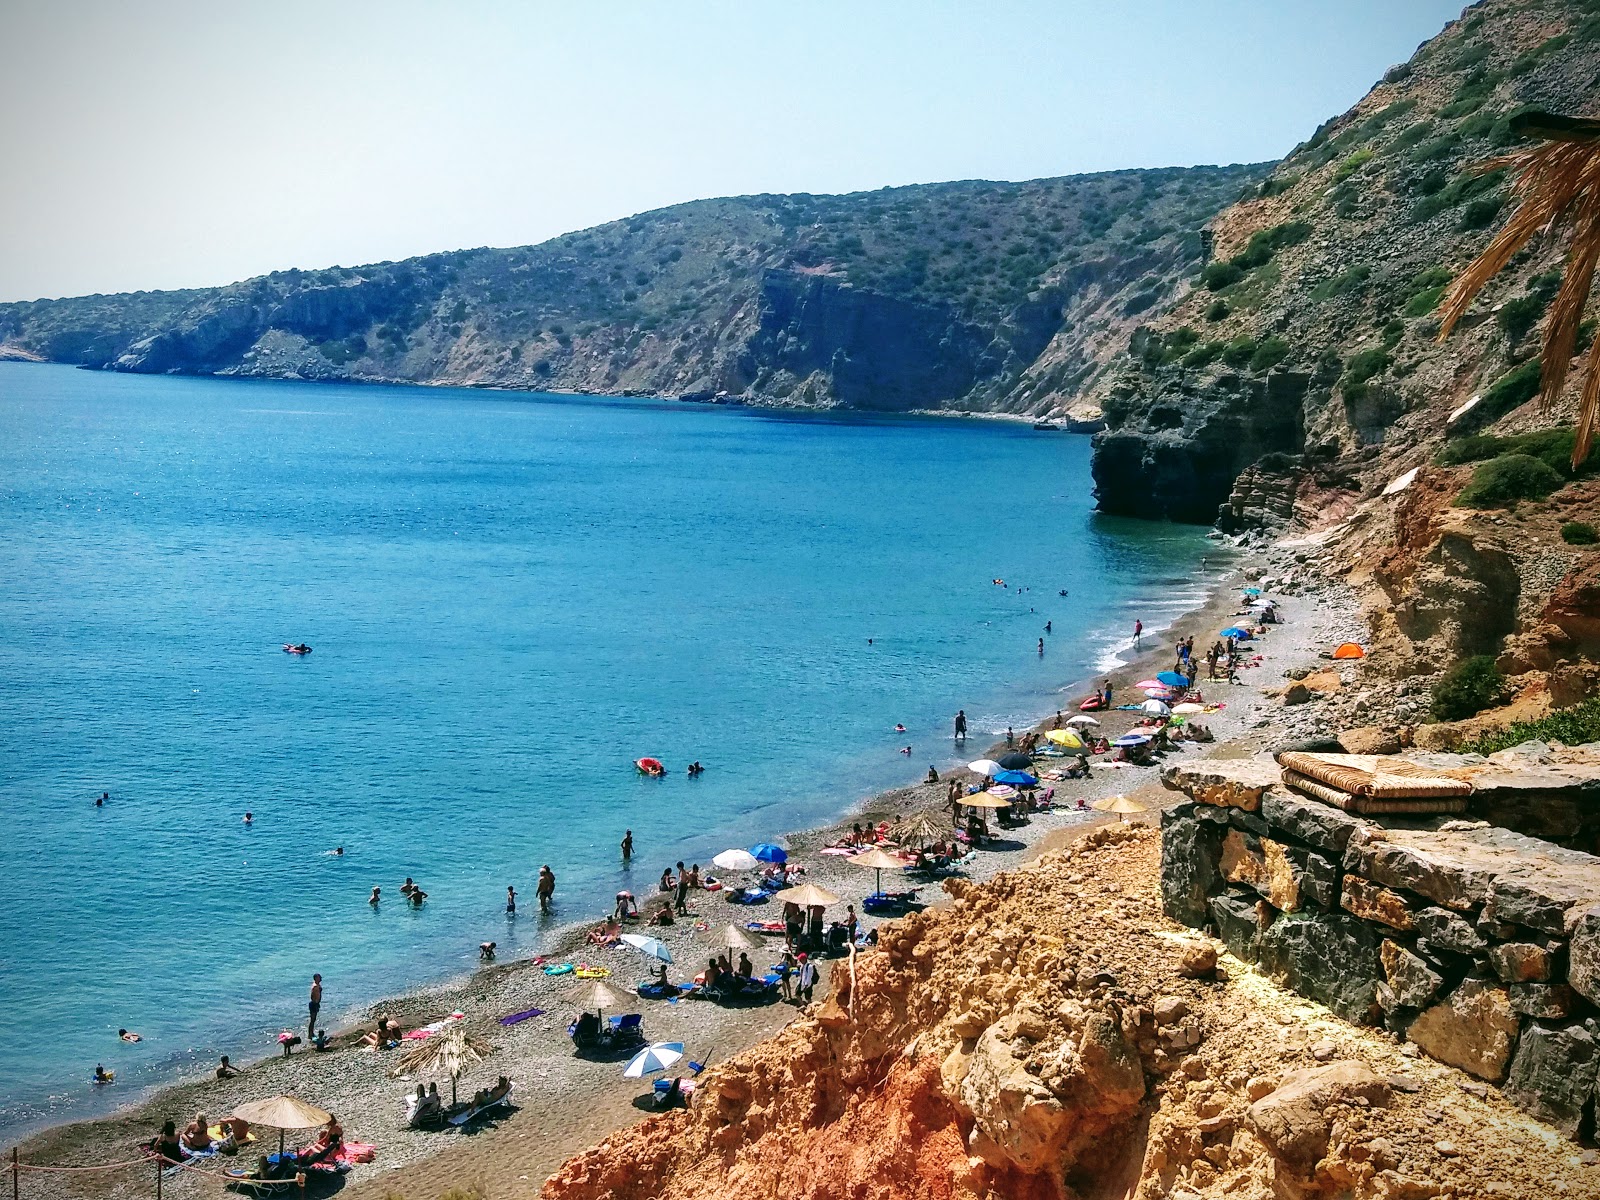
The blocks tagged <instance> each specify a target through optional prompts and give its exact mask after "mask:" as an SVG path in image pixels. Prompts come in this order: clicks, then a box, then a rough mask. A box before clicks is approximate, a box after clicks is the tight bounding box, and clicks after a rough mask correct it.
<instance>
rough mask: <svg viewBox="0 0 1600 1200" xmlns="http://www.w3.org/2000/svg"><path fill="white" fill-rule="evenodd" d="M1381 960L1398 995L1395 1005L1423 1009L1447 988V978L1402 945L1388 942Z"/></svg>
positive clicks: (1382, 951)
mask: <svg viewBox="0 0 1600 1200" xmlns="http://www.w3.org/2000/svg"><path fill="white" fill-rule="evenodd" d="M1378 958H1379V960H1380V961H1381V962H1382V963H1383V974H1384V976H1385V978H1386V979H1387V980H1388V981H1389V987H1390V989H1391V990H1392V991H1393V992H1394V997H1395V1003H1396V1004H1398V1005H1399V1006H1400V1007H1402V1008H1421V1007H1423V1006H1424V1005H1426V1004H1428V1003H1429V1002H1430V1001H1432V1000H1433V998H1434V997H1435V996H1436V995H1438V994H1439V989H1440V988H1441V987H1443V986H1444V976H1442V975H1440V974H1439V973H1438V972H1437V971H1435V970H1433V969H1432V968H1431V967H1429V966H1428V964H1427V963H1425V962H1423V961H1422V960H1421V959H1420V958H1418V957H1417V956H1416V955H1415V954H1413V953H1411V951H1409V950H1407V949H1406V948H1405V947H1404V946H1402V945H1400V943H1399V942H1395V941H1391V940H1389V939H1388V938H1385V939H1384V941H1383V945H1382V946H1381V947H1379V950H1378ZM1385 1007H1387V1006H1385Z"/></svg>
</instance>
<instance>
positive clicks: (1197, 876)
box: [1161, 806, 1222, 926]
mask: <svg viewBox="0 0 1600 1200" xmlns="http://www.w3.org/2000/svg"><path fill="white" fill-rule="evenodd" d="M1190 811H1192V810H1190ZM1161 845H1162V861H1164V862H1167V861H1170V862H1171V863H1172V864H1173V865H1172V869H1171V870H1170V871H1163V872H1162V875H1161V907H1162V910H1163V911H1164V912H1166V914H1167V915H1168V916H1170V917H1172V918H1173V919H1174V920H1176V921H1180V922H1182V923H1183V924H1185V925H1191V926H1198V925H1204V924H1205V922H1206V914H1207V908H1206V900H1207V898H1208V897H1209V896H1210V895H1211V894H1212V893H1213V892H1216V891H1218V890H1219V889H1220V888H1221V886H1222V871H1221V864H1222V834H1221V832H1220V831H1219V830H1218V829H1217V828H1216V827H1215V826H1214V825H1210V824H1207V823H1202V822H1200V821H1197V820H1195V819H1194V817H1193V816H1191V815H1186V814H1185V813H1184V812H1183V811H1182V806H1180V808H1177V809H1169V810H1168V811H1167V812H1165V813H1163V814H1162V821H1161Z"/></svg>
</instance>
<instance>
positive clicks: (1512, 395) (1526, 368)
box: [1474, 359, 1539, 421]
mask: <svg viewBox="0 0 1600 1200" xmlns="http://www.w3.org/2000/svg"><path fill="white" fill-rule="evenodd" d="M1538 394H1539V360H1538V359H1530V360H1529V361H1528V362H1525V363H1523V364H1522V365H1521V366H1520V367H1518V368H1517V369H1516V370H1514V371H1508V372H1506V374H1504V375H1502V376H1500V378H1499V379H1496V380H1495V381H1494V382H1493V383H1492V384H1490V385H1489V390H1488V391H1486V392H1485V393H1484V394H1483V400H1482V402H1481V403H1480V404H1479V405H1478V408H1479V410H1480V411H1479V412H1478V413H1475V414H1474V416H1475V417H1476V419H1477V420H1479V421H1494V420H1498V419H1499V418H1501V417H1503V416H1505V415H1506V413H1508V412H1510V411H1511V410H1512V409H1514V408H1518V407H1520V406H1521V405H1524V404H1526V403H1527V402H1528V401H1529V400H1532V399H1533V398H1534V397H1535V396H1537V395H1538Z"/></svg>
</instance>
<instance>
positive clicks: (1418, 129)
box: [1389, 121, 1433, 150]
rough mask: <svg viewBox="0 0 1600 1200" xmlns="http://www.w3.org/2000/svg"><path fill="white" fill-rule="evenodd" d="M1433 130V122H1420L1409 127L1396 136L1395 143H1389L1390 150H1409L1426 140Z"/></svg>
mask: <svg viewBox="0 0 1600 1200" xmlns="http://www.w3.org/2000/svg"><path fill="white" fill-rule="evenodd" d="M1432 130H1433V122H1432V121H1418V122H1417V123H1416V124H1415V125H1407V126H1406V127H1405V128H1404V129H1402V130H1401V131H1400V132H1399V133H1397V134H1395V135H1394V141H1392V142H1390V143H1389V148H1390V149H1391V150H1409V149H1411V147H1413V146H1415V145H1416V144H1417V143H1418V142H1421V141H1422V140H1423V139H1424V138H1426V137H1427V136H1428V134H1429V133H1430V132H1432Z"/></svg>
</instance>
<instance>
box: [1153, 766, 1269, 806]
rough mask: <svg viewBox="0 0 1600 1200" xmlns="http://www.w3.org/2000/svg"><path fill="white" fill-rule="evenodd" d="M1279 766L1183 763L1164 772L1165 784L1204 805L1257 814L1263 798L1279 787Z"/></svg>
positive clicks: (1163, 779)
mask: <svg viewBox="0 0 1600 1200" xmlns="http://www.w3.org/2000/svg"><path fill="white" fill-rule="evenodd" d="M1279 779H1280V772H1279V770H1278V764H1277V763H1275V762H1273V761H1272V759H1271V758H1268V757H1264V756H1263V757H1261V758H1246V759H1227V758H1222V759H1217V758H1203V759H1198V760H1196V761H1193V762H1181V763H1177V764H1175V765H1174V766H1170V767H1168V768H1166V769H1165V770H1164V771H1162V772H1161V782H1162V783H1164V784H1165V785H1166V786H1167V787H1169V788H1172V789H1173V790H1174V791H1179V792H1184V793H1186V794H1187V795H1189V796H1191V797H1192V798H1193V799H1194V800H1195V801H1196V802H1198V803H1200V804H1210V805H1216V806H1218V807H1221V808H1241V809H1244V810H1245V811H1247V812H1256V811H1258V810H1259V809H1260V808H1261V797H1262V796H1263V795H1265V794H1266V793H1267V792H1268V791H1270V790H1272V789H1273V788H1275V787H1277V786H1279Z"/></svg>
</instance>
